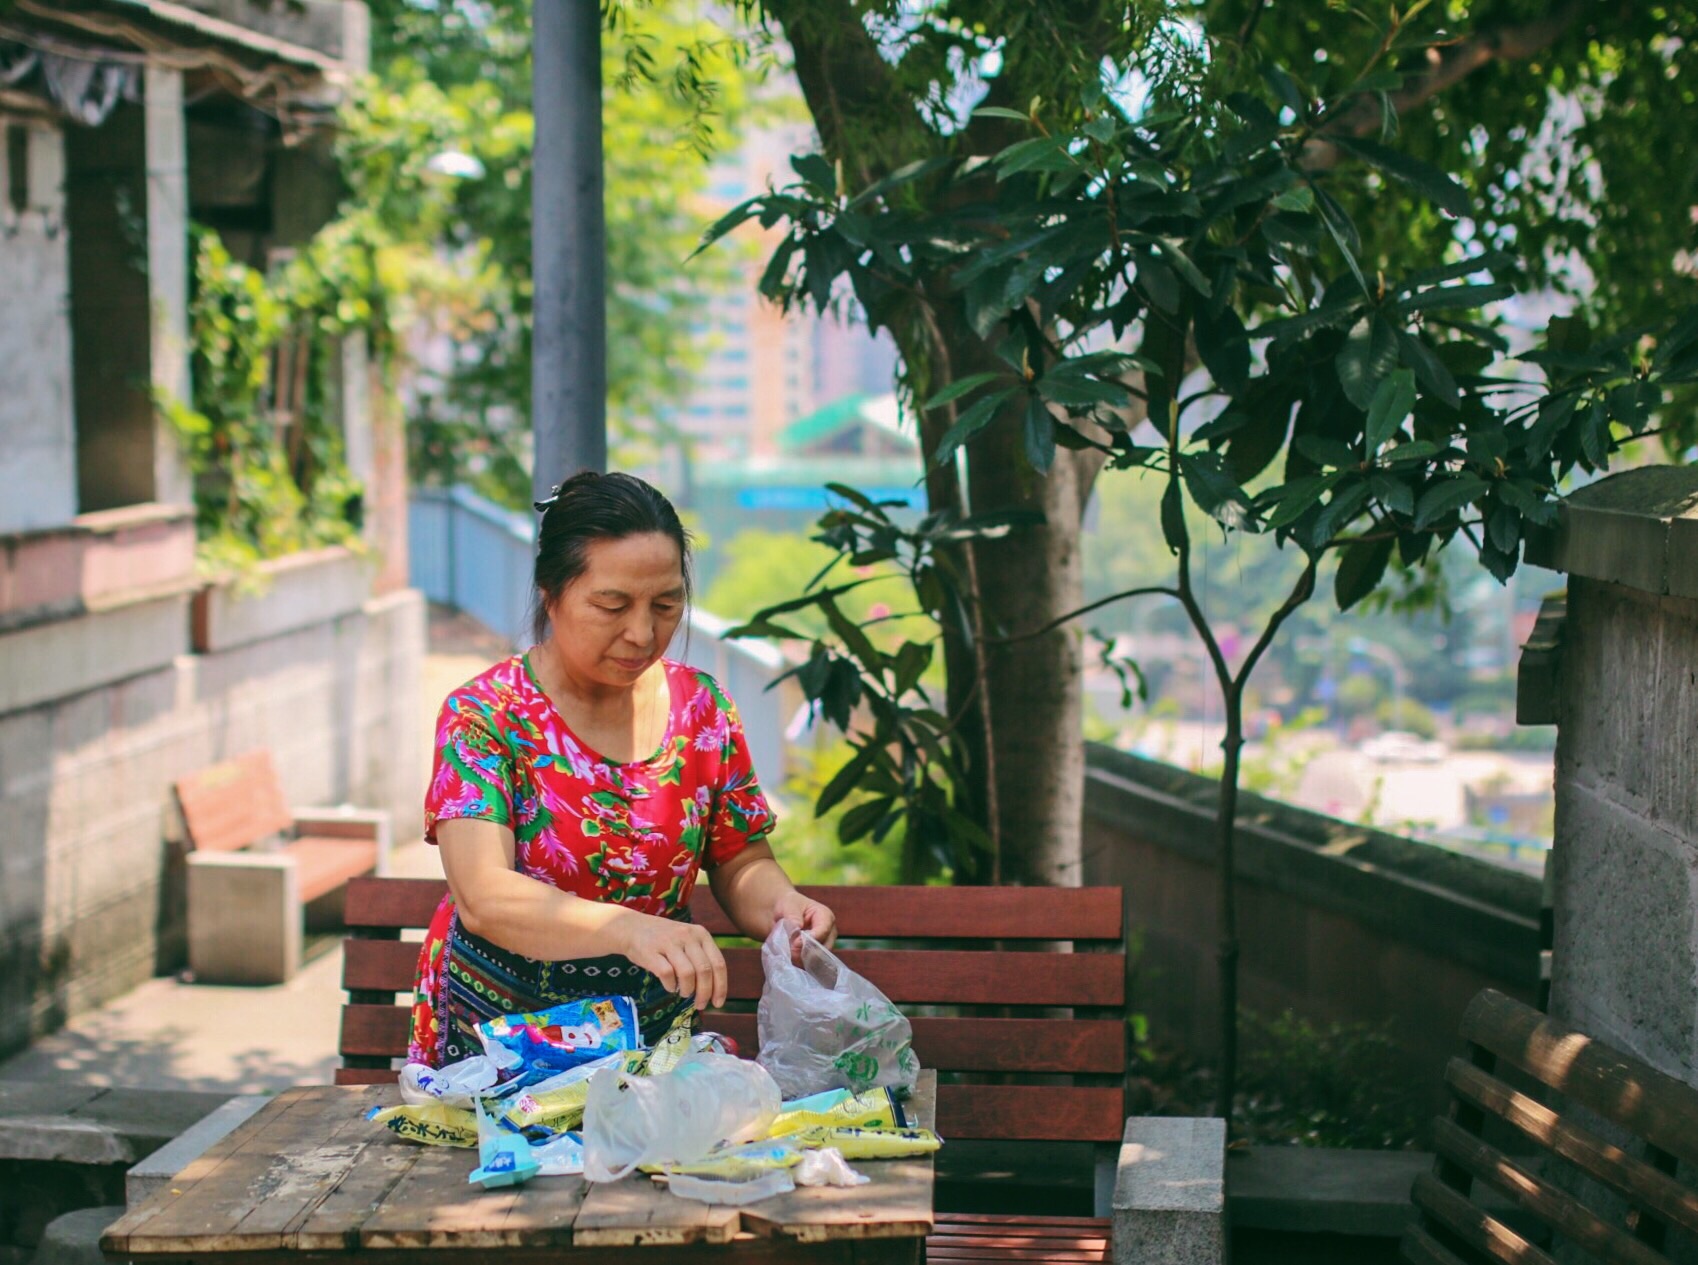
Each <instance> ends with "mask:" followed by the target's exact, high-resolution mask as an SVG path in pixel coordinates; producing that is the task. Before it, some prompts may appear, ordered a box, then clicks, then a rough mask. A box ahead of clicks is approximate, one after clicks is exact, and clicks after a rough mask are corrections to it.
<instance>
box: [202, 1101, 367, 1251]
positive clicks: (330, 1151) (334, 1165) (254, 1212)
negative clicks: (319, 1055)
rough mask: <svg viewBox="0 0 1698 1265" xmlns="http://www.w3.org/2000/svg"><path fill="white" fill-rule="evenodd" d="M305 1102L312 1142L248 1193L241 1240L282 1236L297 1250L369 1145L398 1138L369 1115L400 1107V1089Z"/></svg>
mask: <svg viewBox="0 0 1698 1265" xmlns="http://www.w3.org/2000/svg"><path fill="white" fill-rule="evenodd" d="M307 1101H308V1102H310V1103H311V1104H312V1108H313V1110H314V1111H315V1112H316V1114H317V1117H318V1123H317V1127H316V1130H315V1132H314V1134H313V1136H312V1137H311V1139H310V1140H309V1141H308V1142H307V1143H305V1144H304V1145H302V1146H299V1147H294V1148H291V1149H289V1150H287V1151H286V1152H283V1153H281V1154H279V1155H277V1156H276V1160H277V1161H278V1162H277V1163H276V1164H274V1165H273V1166H272V1167H271V1168H269V1169H267V1171H266V1172H265V1174H264V1175H263V1176H262V1177H261V1178H260V1179H259V1180H258V1181H256V1182H255V1183H253V1185H251V1186H250V1187H249V1189H248V1191H247V1194H246V1198H247V1200H248V1201H249V1202H250V1204H251V1209H250V1211H249V1212H248V1213H247V1215H245V1216H244V1217H243V1218H242V1219H241V1221H240V1222H239V1223H238V1224H237V1225H236V1227H235V1236H236V1237H237V1238H239V1239H244V1240H245V1239H250V1238H269V1237H270V1236H271V1235H273V1234H278V1235H281V1236H282V1243H283V1246H284V1247H297V1246H299V1244H298V1237H299V1232H300V1230H301V1227H302V1226H303V1225H305V1224H306V1223H307V1222H308V1221H309V1220H310V1219H311V1216H312V1214H313V1212H314V1210H315V1209H317V1208H318V1206H319V1205H320V1204H321V1203H322V1202H323V1201H324V1200H325V1199H326V1198H327V1197H328V1196H330V1195H331V1194H332V1193H333V1192H334V1191H335V1190H336V1188H337V1187H338V1186H339V1185H341V1183H342V1181H343V1180H344V1179H345V1178H347V1177H348V1175H349V1174H350V1173H352V1172H353V1171H354V1169H355V1167H356V1165H357V1164H358V1163H359V1162H360V1161H361V1160H362V1158H363V1157H364V1155H365V1151H366V1147H367V1145H368V1144H369V1143H371V1142H374V1141H377V1140H379V1139H380V1138H381V1137H383V1136H386V1135H387V1136H389V1137H393V1136H394V1135H393V1134H389V1133H388V1130H385V1129H381V1128H379V1127H378V1126H375V1125H373V1124H372V1123H371V1122H370V1121H369V1120H367V1119H366V1118H365V1113H366V1112H367V1111H369V1110H370V1109H371V1108H372V1107H375V1106H379V1105H387V1104H389V1103H395V1102H399V1101H400V1093H399V1091H398V1090H396V1089H393V1088H389V1087H384V1086H366V1087H363V1088H349V1089H336V1088H333V1087H330V1086H317V1087H314V1088H313V1089H312V1090H311V1091H310V1093H309V1095H308V1098H307Z"/></svg>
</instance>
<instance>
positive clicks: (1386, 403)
mask: <svg viewBox="0 0 1698 1265" xmlns="http://www.w3.org/2000/svg"><path fill="white" fill-rule="evenodd" d="M1414 409H1415V375H1414V374H1413V373H1411V372H1410V371H1409V370H1407V369H1398V370H1396V371H1394V372H1393V373H1392V374H1391V375H1390V376H1389V377H1387V378H1386V379H1385V380H1384V381H1382V382H1381V383H1380V385H1379V386H1378V387H1376V388H1375V389H1374V398H1373V400H1372V401H1371V402H1370V403H1369V405H1368V422H1367V453H1368V456H1369V457H1370V458H1372V457H1373V456H1374V454H1375V453H1377V452H1379V450H1380V448H1381V447H1382V446H1383V445H1384V444H1385V443H1386V442H1387V441H1388V440H1389V439H1390V438H1391V437H1392V436H1393V435H1395V434H1396V433H1397V432H1398V430H1399V428H1401V427H1402V425H1403V423H1404V421H1405V420H1406V419H1407V418H1408V416H1409V414H1410V413H1411V412H1413V411H1414Z"/></svg>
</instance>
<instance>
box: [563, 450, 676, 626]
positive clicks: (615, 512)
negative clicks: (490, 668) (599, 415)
mask: <svg viewBox="0 0 1698 1265" xmlns="http://www.w3.org/2000/svg"><path fill="white" fill-rule="evenodd" d="M536 507H537V509H539V510H541V511H542V524H541V526H540V527H538V529H537V560H536V568H535V572H534V579H535V584H534V585H533V588H532V596H531V632H532V635H533V636H534V637H535V639H536V640H537V641H541V640H542V639H543V635H544V634H545V633H546V632H547V630H548V608H549V607H550V606H552V605H553V604H554V603H555V602H557V601H558V600H559V599H560V594H561V593H562V592H563V591H564V590H565V588H566V586H567V585H568V584H570V583H572V581H573V580H576V579H577V578H578V577H579V576H580V575H582V574H583V573H584V567H585V566H586V565H587V559H586V557H585V554H586V552H587V549H588V546H589V544H590V542H591V541H595V540H623V539H624V538H625V537H627V536H641V535H646V534H647V533H649V532H658V533H660V534H661V535H662V536H670V537H671V538H672V540H673V542H674V543H676V544H677V546H678V557H679V562H680V564H681V565H682V567H683V570H684V604H685V607H686V609H687V608H688V607H689V603H690V593H691V588H692V586H691V581H690V533H689V532H687V531H685V530H684V524H683V523H681V522H679V521H678V511H677V510H675V509H673V508H672V502H671V501H669V500H667V499H666V498H665V497H664V496H662V495H661V494H660V492H659V491H657V490H656V489H655V488H654V487H652V486H650V485H649V484H647V483H645V482H643V480H641V479H639V478H637V477H636V476H635V475H631V474H620V473H618V472H614V473H612V474H602V473H600V472H599V471H596V470H580V471H579V472H578V473H577V474H575V475H573V476H572V477H571V478H570V479H567V480H566V482H564V483H562V484H561V485H560V486H559V487H557V488H555V489H554V494H553V495H552V496H550V497H549V498H548V499H547V500H546V501H538V502H537V503H536Z"/></svg>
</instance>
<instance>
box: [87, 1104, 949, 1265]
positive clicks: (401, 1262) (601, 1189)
mask: <svg viewBox="0 0 1698 1265" xmlns="http://www.w3.org/2000/svg"><path fill="white" fill-rule="evenodd" d="M398 1101H400V1097H399V1091H398V1090H397V1088H396V1087H395V1086H393V1085H367V1086H358V1087H352V1086H309V1087H305V1088H301V1089H291V1090H287V1091H285V1092H284V1093H282V1094H279V1095H278V1096H277V1098H276V1099H275V1100H274V1101H272V1102H271V1103H269V1104H267V1105H266V1107H265V1108H264V1109H263V1110H261V1111H260V1112H259V1113H258V1114H257V1115H255V1116H254V1117H253V1118H252V1119H251V1120H249V1121H248V1122H247V1123H245V1124H243V1125H242V1126H241V1127H240V1128H238V1129H236V1130H235V1131H234V1132H233V1133H231V1134H230V1135H229V1136H227V1137H226V1138H225V1139H224V1140H223V1141H221V1142H219V1143H218V1144H216V1145H215V1146H213V1147H212V1148H211V1149H210V1150H208V1151H207V1152H206V1153H205V1154H204V1155H202V1156H201V1157H200V1158H199V1159H198V1160H196V1161H195V1162H194V1163H192V1164H191V1165H189V1167H188V1168H186V1169H184V1170H183V1172H181V1173H179V1174H178V1175H177V1177H176V1179H175V1180H173V1181H172V1182H171V1184H170V1185H169V1186H168V1187H167V1188H166V1189H165V1190H164V1191H162V1192H161V1193H160V1194H159V1195H157V1196H156V1197H154V1198H153V1199H151V1200H149V1201H148V1202H147V1203H145V1204H142V1205H141V1206H140V1207H137V1208H134V1209H132V1210H130V1211H129V1212H128V1213H126V1214H125V1215H124V1216H123V1217H122V1218H121V1219H119V1220H118V1221H117V1222H115V1223H114V1224H113V1225H112V1226H111V1228H110V1229H108V1230H107V1232H106V1234H105V1235H104V1236H103V1237H102V1239H101V1247H102V1248H103V1249H104V1250H105V1251H106V1252H107V1254H108V1255H110V1256H113V1257H119V1258H127V1259H130V1260H133V1261H136V1262H149V1263H157V1265H164V1263H165V1262H184V1263H189V1262H192V1263H194V1265H319V1263H321V1262H322V1263H323V1265H332V1263H333V1262H342V1263H347V1265H498V1263H499V1262H526V1263H534V1262H540V1261H542V1260H544V1259H547V1260H550V1261H558V1262H560V1263H561V1265H612V1263H613V1262H615V1261H619V1262H624V1263H626V1265H630V1263H631V1262H633V1261H636V1262H642V1261H649V1262H653V1265H662V1263H663V1262H667V1261H679V1262H684V1261H689V1262H697V1261H707V1260H714V1261H725V1262H728V1263H729V1262H732V1261H736V1262H738V1263H739V1265H741V1263H742V1262H745V1261H748V1262H759V1263H761V1265H781V1263H782V1265H791V1263H794V1265H884V1263H885V1262H891V1263H894V1262H903V1263H904V1265H917V1263H918V1262H919V1261H920V1259H921V1255H922V1250H923V1247H922V1245H923V1244H924V1241H925V1237H926V1235H928V1234H930V1233H931V1231H932V1224H933V1222H932V1163H931V1157H929V1156H925V1157H920V1158H916V1159H907V1160H880V1161H856V1162H855V1164H854V1167H855V1168H857V1169H858V1170H860V1171H861V1172H863V1173H865V1174H866V1175H867V1176H868V1177H869V1178H871V1179H872V1180H871V1181H870V1182H869V1183H868V1184H867V1185H865V1186H855V1187H798V1188H797V1189H796V1191H794V1192H793V1193H791V1194H788V1195H782V1196H779V1197H777V1198H774V1199H768V1200H763V1201H761V1202H760V1203H757V1204H751V1205H749V1206H748V1207H745V1208H728V1207H713V1206H710V1205H708V1204H704V1203H699V1202H697V1201H695V1200H689V1199H679V1198H678V1197H676V1196H675V1195H673V1194H671V1193H670V1192H669V1191H667V1190H666V1189H665V1188H664V1187H663V1186H661V1185H659V1184H657V1183H655V1182H653V1181H652V1180H650V1179H649V1178H648V1177H645V1176H642V1175H640V1174H637V1175H633V1176H631V1177H627V1178H625V1179H624V1180H623V1181H618V1182H611V1183H605V1184H600V1185H591V1184H589V1183H587V1182H585V1181H584V1179H583V1178H581V1177H542V1178H536V1179H534V1180H532V1181H531V1182H529V1183H527V1184H526V1185H523V1186H517V1187H509V1188H506V1189H502V1190H492V1191H486V1190H482V1189H480V1188H479V1187H477V1186H473V1185H470V1184H469V1183H468V1182H467V1180H466V1179H467V1176H468V1175H469V1174H470V1173H471V1171H472V1169H473V1168H474V1167H475V1166H476V1164H477V1153H476V1152H475V1151H474V1150H469V1149H461V1148H450V1147H427V1146H420V1145H418V1144H417V1143H412V1142H404V1141H402V1140H400V1139H399V1138H397V1137H396V1136H395V1135H394V1134H392V1133H391V1132H389V1130H387V1129H384V1128H382V1127H380V1126H378V1125H374V1124H372V1123H370V1122H369V1121H367V1120H366V1119H365V1118H364V1115H365V1113H366V1112H367V1111H368V1110H370V1108H372V1107H373V1106H376V1105H378V1104H384V1105H388V1104H391V1103H395V1102H398ZM910 1106H911V1108H912V1113H913V1115H914V1117H915V1119H916V1121H917V1123H919V1124H921V1125H922V1126H923V1127H925V1128H933V1127H935V1120H936V1112H937V1076H936V1073H934V1072H931V1071H925V1072H922V1073H921V1076H920V1084H919V1087H918V1089H917V1091H916V1092H915V1095H914V1098H913V1101H912V1102H911V1104H910ZM636 1249H641V1251H640V1253H639V1254H638V1255H636V1256H633V1255H632V1253H633V1251H634V1250H636Z"/></svg>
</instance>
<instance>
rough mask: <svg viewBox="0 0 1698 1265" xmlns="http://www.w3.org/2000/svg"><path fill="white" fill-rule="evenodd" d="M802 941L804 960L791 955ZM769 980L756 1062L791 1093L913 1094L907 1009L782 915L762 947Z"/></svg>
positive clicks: (915, 1072) (914, 1067)
mask: <svg viewBox="0 0 1698 1265" xmlns="http://www.w3.org/2000/svg"><path fill="white" fill-rule="evenodd" d="M798 937H799V939H800V945H801V959H802V964H801V965H800V966H798V965H796V964H795V963H794V962H793V961H791V957H790V946H791V944H792V942H793V941H796V940H797V939H798ZM761 967H762V969H763V970H764V971H765V973H766V983H765V984H764V985H763V987H762V988H761V1002H760V1009H759V1011H758V1022H759V1029H760V1040H761V1052H760V1055H759V1056H758V1058H757V1060H756V1061H757V1062H759V1063H760V1065H761V1066H762V1067H764V1068H766V1070H767V1071H769V1072H771V1073H772V1078H773V1079H774V1080H775V1081H777V1082H778V1087H779V1088H780V1089H781V1090H783V1091H784V1097H785V1098H786V1099H787V1100H788V1099H792V1098H802V1097H805V1096H807V1095H809V1094H818V1093H822V1092H824V1091H825V1090H828V1089H850V1090H853V1091H854V1092H855V1093H857V1094H861V1093H865V1092H866V1091H867V1090H869V1089H873V1088H889V1089H894V1090H896V1091H897V1092H898V1093H908V1092H910V1091H911V1090H912V1089H913V1088H914V1082H915V1081H916V1080H917V1079H918V1078H919V1075H920V1064H919V1061H918V1060H917V1059H916V1058H915V1057H914V1047H913V1040H914V1033H913V1029H912V1028H911V1027H910V1026H909V1024H908V1020H907V1019H906V1018H905V1017H904V1016H903V1014H902V1012H901V1011H899V1010H897V1009H896V1007H895V1006H893V1005H891V1004H890V999H889V998H888V997H886V996H885V995H884V994H883V993H881V992H879V990H878V989H877V988H875V987H874V986H873V985H872V984H870V983H869V982H867V980H865V979H863V978H862V977H861V976H859V975H857V974H855V972H854V971H851V970H850V969H849V968H848V967H846V966H844V965H843V963H842V962H840V961H839V960H838V959H837V958H836V957H835V956H834V955H833V954H832V952H831V950H829V949H827V948H826V947H825V946H824V945H823V944H821V943H820V942H819V941H818V940H816V939H814V937H813V936H811V935H809V934H808V933H807V932H805V931H803V930H801V929H800V928H799V927H797V925H796V924H795V923H793V922H791V921H789V920H788V919H780V920H779V922H778V924H777V925H776V926H774V927H773V929H772V934H771V935H769V936H767V938H766V943H765V944H764V945H763V946H762V947H761Z"/></svg>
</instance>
